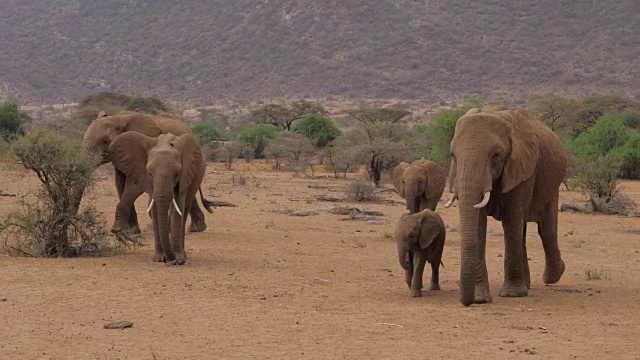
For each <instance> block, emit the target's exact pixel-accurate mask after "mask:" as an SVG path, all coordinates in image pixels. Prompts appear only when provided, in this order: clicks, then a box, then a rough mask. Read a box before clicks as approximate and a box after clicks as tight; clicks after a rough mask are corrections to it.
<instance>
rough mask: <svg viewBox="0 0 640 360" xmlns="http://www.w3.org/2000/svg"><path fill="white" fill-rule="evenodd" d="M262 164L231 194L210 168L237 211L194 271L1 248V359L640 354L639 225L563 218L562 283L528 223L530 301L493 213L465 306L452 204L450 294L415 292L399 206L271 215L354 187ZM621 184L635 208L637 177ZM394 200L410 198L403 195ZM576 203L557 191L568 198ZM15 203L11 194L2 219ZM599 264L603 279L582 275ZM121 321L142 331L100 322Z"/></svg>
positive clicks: (105, 199)
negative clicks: (551, 275)
mask: <svg viewBox="0 0 640 360" xmlns="http://www.w3.org/2000/svg"><path fill="white" fill-rule="evenodd" d="M265 169H268V167H267V166H265V165H264V164H260V163H255V164H252V165H248V164H245V163H238V164H237V165H235V171H234V172H235V173H240V174H244V175H245V176H247V178H248V181H247V184H246V186H244V187H239V186H237V185H236V186H232V181H231V178H232V173H234V172H229V171H225V170H223V167H222V166H221V165H219V164H209V167H208V175H207V176H206V178H205V182H206V183H205V185H204V187H203V190H205V193H206V194H208V197H210V198H214V199H217V200H225V201H230V202H232V203H235V204H237V205H238V207H236V208H228V207H225V208H217V209H216V210H215V212H214V214H213V215H208V217H207V222H208V226H209V228H208V229H207V230H206V231H205V232H204V233H197V234H189V235H188V236H187V240H186V247H187V251H188V256H189V259H188V262H187V264H186V265H185V266H179V267H167V266H165V265H163V264H159V263H153V262H151V260H150V259H151V256H152V250H153V249H152V246H150V245H147V246H144V247H143V248H141V249H139V250H137V251H136V252H134V253H130V254H127V255H122V256H117V257H110V258H96V259H31V258H11V257H5V256H2V255H0V318H1V319H2V326H0V354H2V358H7V359H9V358H11V359H35V358H43V359H49V358H52V359H117V358H120V359H182V358H185V359H186V358H188V359H211V358H403V359H406V358H412V359H424V358H428V357H434V356H435V357H436V358H453V359H457V358H467V357H468V356H469V355H471V354H473V355H474V356H475V357H477V358H490V357H491V358H520V357H528V358H544V359H549V358H557V359H567V358H578V359H600V358H603V357H604V358H616V359H639V358H640V341H639V340H638V335H639V334H640V323H639V321H640V305H639V304H638V302H639V301H640V218H625V217H616V216H604V215H585V214H569V213H561V215H560V226H559V227H560V228H559V234H560V235H561V238H560V248H561V250H562V254H563V257H564V260H565V262H566V264H567V269H566V272H565V274H564V276H563V277H562V279H561V280H560V282H559V283H558V284H556V285H552V286H545V285H544V284H543V283H542V271H543V267H544V255H543V252H542V245H541V242H540V240H539V238H538V236H537V233H536V227H535V225H534V224H531V225H530V226H529V228H528V237H529V239H528V242H527V245H528V246H527V250H528V253H529V256H530V258H531V260H530V261H529V264H530V267H531V275H532V287H531V290H530V292H529V296H528V297H526V298H501V297H499V296H498V290H499V288H500V286H501V285H502V276H503V268H502V267H503V260H504V258H503V257H502V253H503V251H504V246H503V241H502V229H501V227H500V226H499V224H498V223H497V222H495V221H493V220H489V229H490V230H489V233H488V236H487V239H488V245H487V266H488V267H489V281H490V283H491V291H492V295H493V299H494V302H493V303H492V304H487V305H474V306H471V307H469V308H465V307H463V306H462V305H460V303H459V301H458V297H459V293H458V277H459V266H460V263H459V259H460V244H459V234H458V233H457V232H456V231H455V228H457V226H458V214H457V211H458V209H457V207H455V206H454V207H451V208H449V209H445V208H444V207H443V206H442V204H443V203H442V202H441V203H440V206H439V207H438V212H439V213H440V214H441V215H442V217H443V219H444V220H445V223H446V224H447V225H448V226H450V227H452V228H453V229H454V231H450V232H448V234H447V243H446V245H445V251H444V256H443V262H444V265H445V268H444V269H442V271H441V287H442V290H441V291H439V292H435V293H428V292H427V291H424V293H425V296H423V297H422V298H409V297H408V295H409V290H408V288H407V286H406V284H405V283H404V280H403V272H402V269H401V268H400V266H399V265H398V262H397V259H396V247H395V240H394V239H393V238H392V234H393V231H394V227H395V222H396V219H397V217H398V216H399V215H400V214H401V213H402V211H403V206H402V205H400V204H353V203H351V204H347V205H351V206H357V207H360V208H366V209H375V210H380V211H382V212H384V213H385V215H386V216H385V217H384V219H386V220H387V221H388V223H387V224H384V225H373V224H366V223H364V222H361V221H349V220H345V221H342V220H340V219H341V218H343V217H345V216H344V215H335V214H331V213H328V212H326V211H319V215H315V216H308V217H293V216H288V215H284V214H279V213H276V212H273V210H277V209H282V208H290V209H295V210H306V209H318V208H321V207H322V206H325V207H327V206H332V205H333V204H332V203H327V202H318V201H316V200H315V197H316V196H317V195H321V194H325V195H330V196H335V197H342V196H343V192H342V189H343V187H344V184H345V182H344V181H343V180H335V179H331V178H328V179H308V178H296V179H293V178H291V174H290V173H285V172H272V171H269V170H265ZM2 173H3V177H4V178H5V181H4V182H3V184H2V185H1V187H0V190H2V191H3V192H5V193H15V192H20V193H27V192H28V191H29V189H33V188H35V186H36V185H37V180H36V179H35V176H33V175H31V174H30V173H27V172H25V171H23V170H20V169H17V168H7V167H6V166H2ZM100 175H101V176H102V177H101V178H100V181H99V186H98V189H100V190H99V191H97V203H98V206H99V208H100V209H101V210H103V211H104V212H105V215H106V217H107V221H108V225H109V226H110V225H111V221H112V220H113V212H114V209H115V204H116V202H117V196H116V194H115V189H114V187H113V185H112V183H113V181H112V180H113V179H112V177H111V176H110V173H109V171H108V169H107V168H105V169H100ZM316 175H317V174H316ZM354 176H356V175H352V177H354ZM308 185H314V186H315V187H311V188H310V187H308ZM624 185H625V188H626V190H625V191H626V193H627V194H628V195H630V196H631V197H632V198H633V199H635V200H636V201H638V202H640V182H634V183H630V182H627V183H625V184H624ZM318 187H326V188H318ZM387 187H388V186H387ZM383 197H384V198H385V199H389V200H396V201H400V200H401V199H400V198H399V197H398V196H397V195H396V194H395V193H393V192H384V193H383ZM580 199H581V196H580V195H579V194H577V193H574V192H567V191H561V201H562V202H576V201H579V200H580ZM16 203H17V199H16V198H13V197H0V217H1V218H4V217H5V216H6V214H7V213H8V211H9V210H10V209H11V207H13V206H14V204H16ZM145 203H146V197H141V198H140V199H139V202H138V203H137V210H138V213H139V218H140V220H141V224H142V227H143V231H144V234H145V236H146V238H147V239H148V240H147V243H148V244H150V241H151V239H152V236H153V235H152V232H151V230H150V228H149V227H148V224H149V218H148V217H147V216H146V214H144V210H145V206H144V205H145ZM341 205H344V204H341ZM589 269H595V270H597V271H598V272H600V273H601V275H603V277H606V279H601V280H587V279H586V275H585V271H586V270H589ZM429 274H430V272H429V270H425V279H426V283H428V276H429ZM605 275H606V276H605ZM120 320H129V321H132V322H133V327H132V328H129V329H125V330H107V329H103V325H104V324H105V323H109V322H113V321H120Z"/></svg>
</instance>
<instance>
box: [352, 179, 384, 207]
mask: <svg viewBox="0 0 640 360" xmlns="http://www.w3.org/2000/svg"><path fill="white" fill-rule="evenodd" d="M375 188H376V186H375V184H373V183H372V182H371V181H368V180H365V179H358V180H354V181H351V182H350V183H348V184H347V186H346V188H345V194H346V195H347V198H348V199H350V200H354V201H359V202H365V201H376V200H377V197H376V195H375V194H374V193H373V191H374V190H375Z"/></svg>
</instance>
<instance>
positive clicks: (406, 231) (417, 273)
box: [396, 209, 446, 297]
mask: <svg viewBox="0 0 640 360" xmlns="http://www.w3.org/2000/svg"><path fill="white" fill-rule="evenodd" d="M445 238H446V231H445V227H444V222H443V221H442V218H441V217H440V215H438V214H437V213H436V212H434V211H432V210H429V209H425V210H422V211H420V212H418V213H415V214H408V213H405V214H403V215H402V216H401V217H400V220H398V224H397V226H396V241H397V245H398V261H399V262H400V266H402V268H403V269H404V277H405V281H406V282H407V285H408V286H409V289H411V292H410V295H411V296H412V297H419V296H422V274H423V272H424V266H425V264H426V262H427V261H428V262H429V263H430V264H431V285H430V287H429V289H430V290H440V284H439V278H440V271H439V270H440V264H441V263H442V251H443V250H444V242H445Z"/></svg>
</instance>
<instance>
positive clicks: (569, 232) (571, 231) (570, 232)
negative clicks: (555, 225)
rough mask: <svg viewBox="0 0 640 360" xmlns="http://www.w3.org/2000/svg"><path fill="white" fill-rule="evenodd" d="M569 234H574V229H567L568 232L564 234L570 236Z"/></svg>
mask: <svg viewBox="0 0 640 360" xmlns="http://www.w3.org/2000/svg"><path fill="white" fill-rule="evenodd" d="M569 235H573V229H571V230H569V231H567V233H566V234H564V236H569Z"/></svg>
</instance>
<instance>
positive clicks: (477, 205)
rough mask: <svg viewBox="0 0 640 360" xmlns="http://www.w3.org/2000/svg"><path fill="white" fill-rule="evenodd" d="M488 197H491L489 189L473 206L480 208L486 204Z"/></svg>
mask: <svg viewBox="0 0 640 360" xmlns="http://www.w3.org/2000/svg"><path fill="white" fill-rule="evenodd" d="M490 197H491V191H487V192H486V193H484V197H483V198H482V201H481V202H480V203H479V204H475V205H473V207H474V208H476V209H482V208H483V207H485V206H487V204H488V203H489V198H490Z"/></svg>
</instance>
